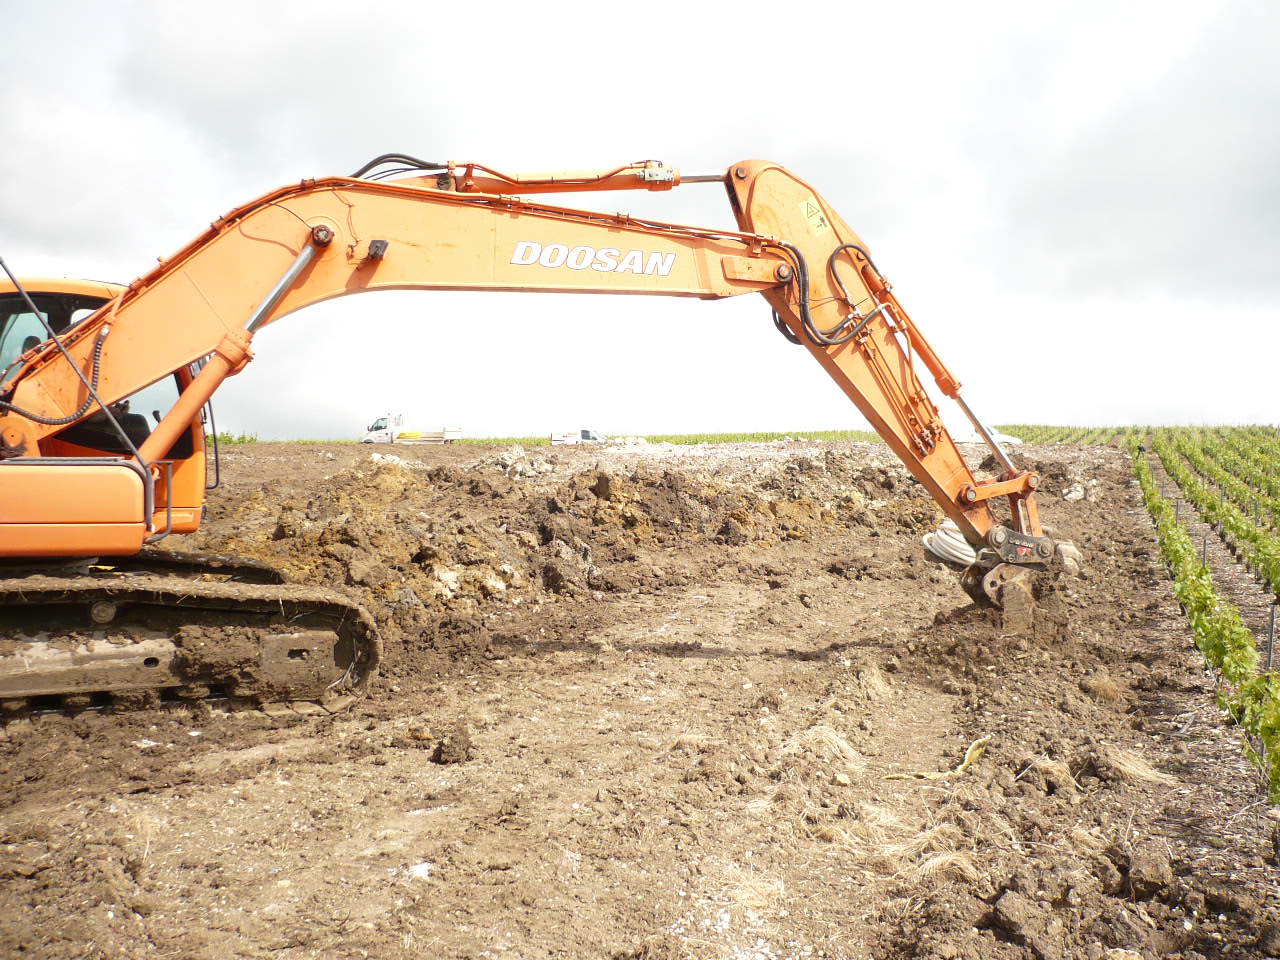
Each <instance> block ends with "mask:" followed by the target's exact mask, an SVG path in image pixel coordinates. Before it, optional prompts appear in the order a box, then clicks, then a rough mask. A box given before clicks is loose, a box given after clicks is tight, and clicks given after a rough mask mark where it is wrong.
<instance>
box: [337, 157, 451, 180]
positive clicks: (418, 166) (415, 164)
mask: <svg viewBox="0 0 1280 960" xmlns="http://www.w3.org/2000/svg"><path fill="white" fill-rule="evenodd" d="M392 161H395V162H396V163H405V164H409V169H411V170H447V169H448V164H445V163H433V162H431V161H430V160H419V159H418V158H417V157H411V156H409V155H408V154H407V153H384V154H383V155H382V156H380V157H374V158H373V159H372V160H370V161H369V162H368V163H366V164H365V165H364V166H363V167H361V168H360V169H359V170H357V171H356V172H355V173H353V174H352V175H351V176H353V177H363V176H364V175H365V174H366V173H368V172H369V171H370V170H372V169H373V168H374V167H380V166H382V164H384V163H390V162H392Z"/></svg>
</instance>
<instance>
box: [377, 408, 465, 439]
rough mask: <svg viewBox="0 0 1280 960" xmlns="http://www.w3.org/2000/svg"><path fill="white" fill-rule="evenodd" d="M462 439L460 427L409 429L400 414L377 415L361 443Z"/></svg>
mask: <svg viewBox="0 0 1280 960" xmlns="http://www.w3.org/2000/svg"><path fill="white" fill-rule="evenodd" d="M461 439H462V428H461V427H445V428H444V429H442V430H410V429H406V427H405V425H404V416H403V415H402V414H398V413H397V414H390V413H389V414H387V415H386V416H385V417H379V418H378V419H377V420H375V421H373V423H371V424H369V428H368V429H367V430H366V431H365V434H364V436H363V437H362V438H361V440H360V442H361V443H453V441H455V440H461Z"/></svg>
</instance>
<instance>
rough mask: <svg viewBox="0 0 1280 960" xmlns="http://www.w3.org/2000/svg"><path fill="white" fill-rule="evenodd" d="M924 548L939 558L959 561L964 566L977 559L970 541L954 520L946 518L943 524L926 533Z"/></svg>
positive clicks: (954, 561)
mask: <svg viewBox="0 0 1280 960" xmlns="http://www.w3.org/2000/svg"><path fill="white" fill-rule="evenodd" d="M924 548H925V549H926V550H928V551H929V552H930V553H931V554H933V555H934V556H935V557H937V558H938V559H939V560H946V561H947V562H948V563H958V564H960V565H961V566H964V567H967V566H968V565H969V564H971V563H973V561H974V560H976V559H977V554H976V553H974V550H973V547H971V546H969V541H967V540H966V539H965V538H964V535H963V534H961V533H960V528H959V527H957V526H956V522H955V521H954V520H944V521H943V523H942V526H940V527H938V529H937V530H935V531H934V532H933V533H926V534H925V535H924Z"/></svg>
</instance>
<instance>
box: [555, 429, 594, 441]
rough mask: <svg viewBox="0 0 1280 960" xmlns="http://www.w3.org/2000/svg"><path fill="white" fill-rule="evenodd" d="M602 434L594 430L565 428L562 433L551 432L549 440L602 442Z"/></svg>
mask: <svg viewBox="0 0 1280 960" xmlns="http://www.w3.org/2000/svg"><path fill="white" fill-rule="evenodd" d="M604 439H605V438H604V436H602V435H601V434H598V433H596V432H595V431H594V430H566V431H565V432H564V433H553V434H552V435H551V442H552V443H556V444H560V443H603V442H604Z"/></svg>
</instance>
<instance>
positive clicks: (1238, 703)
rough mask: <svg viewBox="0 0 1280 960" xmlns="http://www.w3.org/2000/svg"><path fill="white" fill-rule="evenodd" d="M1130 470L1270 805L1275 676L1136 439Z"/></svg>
mask: <svg viewBox="0 0 1280 960" xmlns="http://www.w3.org/2000/svg"><path fill="white" fill-rule="evenodd" d="M1129 452H1130V455H1131V456H1132V457H1133V472H1134V474H1135V475H1136V476H1137V478H1138V483H1139V484H1140V485H1141V487H1142V499H1143V502H1144V503H1145V504H1146V506H1147V510H1148V511H1149V512H1150V513H1151V519H1152V520H1153V521H1154V522H1155V525H1156V532H1157V534H1158V536H1159V539H1160V554H1161V556H1163V557H1164V560H1165V563H1167V564H1168V565H1169V570H1170V573H1171V574H1172V576H1173V593H1174V596H1176V597H1177V598H1178V602H1179V603H1181V604H1182V607H1183V609H1184V610H1186V612H1187V617H1188V619H1189V620H1190V621H1191V628H1192V631H1193V632H1194V634H1195V640H1196V646H1197V647H1199V648H1200V651H1201V652H1202V653H1203V654H1204V657H1205V659H1206V660H1207V661H1208V662H1209V663H1210V665H1212V666H1213V667H1214V669H1216V670H1217V671H1218V672H1219V673H1220V674H1221V676H1222V679H1223V680H1225V681H1226V689H1225V690H1219V693H1218V703H1219V705H1220V706H1222V708H1223V709H1224V710H1226V711H1227V713H1228V714H1229V715H1230V716H1231V718H1232V720H1234V721H1235V723H1236V724H1237V725H1239V727H1240V728H1241V730H1243V731H1244V733H1245V737H1246V746H1245V753H1246V754H1247V756H1248V757H1249V759H1250V761H1252V762H1253V764H1254V765H1255V766H1256V767H1257V768H1258V769H1259V770H1260V771H1261V772H1262V774H1263V776H1264V777H1265V779H1266V781H1267V793H1268V795H1269V796H1270V798H1271V802H1272V803H1280V676H1277V674H1276V672H1275V671H1274V670H1268V671H1267V672H1265V673H1259V672H1258V660H1259V656H1258V648H1257V645H1256V644H1255V643H1254V640H1253V634H1252V633H1250V632H1249V629H1248V627H1246V626H1245V625H1244V622H1243V621H1242V620H1241V619H1240V611H1239V610H1237V609H1236V608H1235V607H1234V606H1233V605H1232V604H1230V603H1228V602H1226V601H1225V600H1222V599H1221V598H1220V597H1219V596H1218V593H1217V591H1216V590H1215V589H1214V586H1213V577H1212V574H1211V573H1210V570H1209V567H1208V566H1207V565H1205V564H1202V563H1201V562H1200V559H1199V551H1198V550H1197V549H1196V545H1195V543H1194V542H1193V541H1192V540H1191V537H1190V536H1189V535H1188V534H1187V531H1186V530H1185V529H1183V527H1182V526H1181V524H1179V523H1178V520H1177V516H1176V513H1175V511H1174V507H1173V505H1172V504H1171V503H1170V502H1169V501H1168V500H1166V499H1165V498H1164V497H1163V496H1161V495H1160V489H1159V487H1158V486H1157V484H1156V482H1155V479H1154V478H1153V477H1152V475H1151V466H1150V464H1148V463H1147V459H1146V456H1145V454H1143V453H1142V452H1140V451H1139V450H1138V440H1137V438H1136V437H1134V438H1131V439H1130V441H1129Z"/></svg>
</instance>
